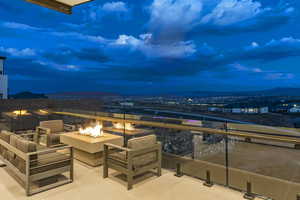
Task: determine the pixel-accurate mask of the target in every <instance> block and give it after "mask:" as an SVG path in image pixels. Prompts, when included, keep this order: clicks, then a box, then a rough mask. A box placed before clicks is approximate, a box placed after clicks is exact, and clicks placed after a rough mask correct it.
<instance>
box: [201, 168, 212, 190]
mask: <svg viewBox="0 0 300 200" xmlns="http://www.w3.org/2000/svg"><path fill="white" fill-rule="evenodd" d="M203 185H204V186H207V187H212V186H213V185H214V184H213V183H212V182H211V178H210V171H209V170H207V171H206V180H205V182H204V183H203Z"/></svg>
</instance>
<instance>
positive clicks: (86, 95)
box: [47, 92, 119, 99]
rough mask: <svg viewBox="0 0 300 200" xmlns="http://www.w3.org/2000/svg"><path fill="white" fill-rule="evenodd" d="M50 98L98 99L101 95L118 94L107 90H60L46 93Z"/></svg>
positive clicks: (112, 95)
mask: <svg viewBox="0 0 300 200" xmlns="http://www.w3.org/2000/svg"><path fill="white" fill-rule="evenodd" d="M47 96H48V97H49V98H50V99H99V98H103V97H114V96H119V95H118V94H114V93H108V92H60V93H52V94H47Z"/></svg>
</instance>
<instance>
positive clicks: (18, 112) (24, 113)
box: [13, 110, 28, 115]
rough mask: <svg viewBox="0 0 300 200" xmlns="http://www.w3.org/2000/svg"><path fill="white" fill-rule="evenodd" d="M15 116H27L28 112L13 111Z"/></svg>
mask: <svg viewBox="0 0 300 200" xmlns="http://www.w3.org/2000/svg"><path fill="white" fill-rule="evenodd" d="M13 113H14V114H15V115H27V114H28V113H27V110H15V111H13Z"/></svg>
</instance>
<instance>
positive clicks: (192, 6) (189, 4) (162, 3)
mask: <svg viewBox="0 0 300 200" xmlns="http://www.w3.org/2000/svg"><path fill="white" fill-rule="evenodd" d="M202 1H203V0H154V1H153V3H152V5H151V6H150V12H151V13H150V14H151V19H150V24H151V25H152V26H157V25H167V26H168V25H172V26H182V25H189V24H192V23H194V22H195V21H196V20H197V19H198V18H199V17H200V14H201V11H202Z"/></svg>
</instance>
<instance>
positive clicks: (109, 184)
mask: <svg viewBox="0 0 300 200" xmlns="http://www.w3.org/2000/svg"><path fill="white" fill-rule="evenodd" d="M109 174H110V177H109V178H107V179H103V178H102V167H97V168H90V167H87V166H85V165H83V164H81V163H79V162H75V181H74V182H73V183H71V184H68V185H64V186H61V187H58V188H55V189H52V190H49V191H46V192H43V193H40V194H37V195H34V196H31V197H26V196H25V191H24V189H23V188H22V187H21V186H20V185H19V184H18V182H17V181H16V180H15V179H14V178H13V177H12V176H11V175H10V174H9V173H7V171H6V169H5V168H0V195H1V198H0V199H1V200H22V199H32V200H68V199H70V200H93V199H107V200H183V199H188V200H242V199H243V194H242V193H240V192H238V191H235V190H231V189H228V188H225V187H222V186H218V185H214V186H213V187H212V188H208V187H205V186H203V185H202V184H203V182H202V181H201V180H198V179H195V178H192V177H188V176H183V177H181V178H177V177H175V176H174V173H173V172H172V171H168V170H163V173H162V176H161V177H156V176H154V175H153V174H148V175H145V176H143V177H147V176H149V177H148V178H147V179H144V178H143V177H142V179H143V180H142V179H138V183H137V184H135V185H134V186H133V189H132V190H130V191H127V188H126V182H125V181H122V175H120V174H118V173H116V172H114V171H113V170H110V171H109Z"/></svg>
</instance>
